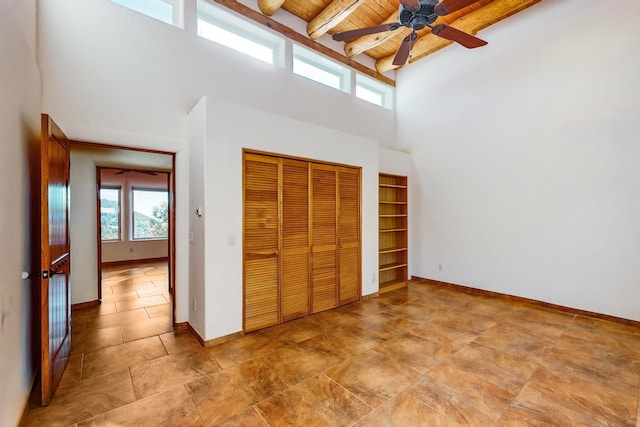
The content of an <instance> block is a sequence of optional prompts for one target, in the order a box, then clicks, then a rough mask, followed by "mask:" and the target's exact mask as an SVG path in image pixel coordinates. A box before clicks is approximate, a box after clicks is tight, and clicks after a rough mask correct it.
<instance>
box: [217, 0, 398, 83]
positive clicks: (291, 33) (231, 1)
mask: <svg viewBox="0 0 640 427" xmlns="http://www.w3.org/2000/svg"><path fill="white" fill-rule="evenodd" d="M213 1H214V2H215V3H218V4H219V5H221V6H224V7H226V8H227V9H230V10H232V11H234V12H236V13H239V14H241V15H243V16H245V17H247V18H248V19H251V20H252V21H254V22H257V23H258V24H262V25H264V26H265V27H268V28H270V29H272V30H274V31H276V32H278V33H280V34H282V35H283V36H285V37H287V38H289V39H291V40H293V41H295V42H296V43H300V44H301V45H303V46H306V47H308V48H311V49H313V50H315V51H317V52H320V53H321V54H323V55H326V56H328V57H329V58H331V59H333V60H335V61H338V62H340V63H342V64H344V65H346V66H348V67H351V68H353V69H355V70H357V71H359V72H361V73H363V74H366V75H368V76H369V77H372V78H374V79H376V80H378V81H380V82H382V83H384V84H387V85H389V86H392V87H395V86H396V82H395V81H393V80H392V79H390V78H389V77H387V76H385V75H383V74H381V73H378V72H376V71H373V70H372V69H370V68H368V67H366V66H364V65H362V64H361V63H359V62H356V61H354V60H353V59H351V58H348V57H347V56H344V55H341V54H339V53H338V52H336V51H334V50H333V49H330V48H328V47H326V46H325V45H323V44H320V43H318V42H316V41H314V40H311V39H310V38H309V37H307V36H306V35H303V34H300V33H298V32H297V31H295V30H293V29H292V28H289V27H287V26H286V25H283V24H281V23H279V22H277V21H275V20H273V19H271V18H269V17H268V16H265V15H263V14H261V13H260V12H257V11H255V10H253V9H251V8H250V7H247V6H245V5H243V4H242V3H239V2H238V1H236V0H213Z"/></svg>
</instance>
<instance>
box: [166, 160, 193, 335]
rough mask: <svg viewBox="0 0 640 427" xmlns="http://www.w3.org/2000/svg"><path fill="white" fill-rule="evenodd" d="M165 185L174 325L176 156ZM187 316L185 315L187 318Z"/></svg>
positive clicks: (172, 161)
mask: <svg viewBox="0 0 640 427" xmlns="http://www.w3.org/2000/svg"><path fill="white" fill-rule="evenodd" d="M167 184H168V186H169V188H168V190H169V194H168V196H169V198H170V200H169V241H168V242H167V243H168V245H169V247H168V248H167V253H168V256H169V260H168V267H169V294H170V295H171V317H172V319H173V322H174V325H177V324H176V323H175V322H176V306H177V302H176V156H175V154H174V155H172V156H171V172H169V174H168V175H167ZM188 317H189V316H188V315H187V318H188Z"/></svg>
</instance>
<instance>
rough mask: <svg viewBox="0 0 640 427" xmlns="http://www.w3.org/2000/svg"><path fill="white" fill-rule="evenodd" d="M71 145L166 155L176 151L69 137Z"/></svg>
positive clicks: (173, 154) (171, 154)
mask: <svg viewBox="0 0 640 427" xmlns="http://www.w3.org/2000/svg"><path fill="white" fill-rule="evenodd" d="M69 142H70V143H71V147H73V146H81V147H83V146H84V147H93V148H108V149H111V150H128V151H140V152H142V153H152V154H166V155H168V156H174V158H175V155H176V153H175V152H174V151H163V150H152V149H149V148H138V147H129V146H126V145H114V144H105V143H103V142H91V141H79V140H75V139H70V140H69ZM174 166H175V165H174Z"/></svg>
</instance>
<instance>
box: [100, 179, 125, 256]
mask: <svg viewBox="0 0 640 427" xmlns="http://www.w3.org/2000/svg"><path fill="white" fill-rule="evenodd" d="M102 190H117V191H118V215H117V218H118V232H117V237H116V238H115V239H105V238H104V233H103V232H102V194H100V193H102ZM98 191H99V196H100V197H99V199H100V242H102V243H107V242H122V186H119V185H104V186H102V185H101V186H100V189H99V190H98Z"/></svg>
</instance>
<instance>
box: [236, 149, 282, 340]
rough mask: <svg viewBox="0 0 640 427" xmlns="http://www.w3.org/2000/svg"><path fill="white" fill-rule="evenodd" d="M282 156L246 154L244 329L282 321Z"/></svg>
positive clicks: (257, 327) (253, 328)
mask: <svg viewBox="0 0 640 427" xmlns="http://www.w3.org/2000/svg"><path fill="white" fill-rule="evenodd" d="M279 168H280V160H279V159H277V158H272V157H266V156H258V155H253V154H245V162H244V330H245V331H252V330H255V329H259V328H264V327H267V326H271V325H276V324H278V323H279V322H280V315H279V307H278V302H279V294H278V227H279V220H278V178H279Z"/></svg>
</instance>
